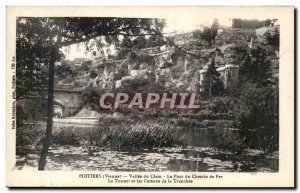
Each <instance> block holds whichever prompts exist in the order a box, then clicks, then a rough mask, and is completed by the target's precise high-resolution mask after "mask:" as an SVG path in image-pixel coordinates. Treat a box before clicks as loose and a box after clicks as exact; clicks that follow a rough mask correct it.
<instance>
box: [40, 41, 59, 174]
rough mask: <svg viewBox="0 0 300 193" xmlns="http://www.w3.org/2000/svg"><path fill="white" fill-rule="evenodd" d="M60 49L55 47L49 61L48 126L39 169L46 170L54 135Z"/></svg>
mask: <svg viewBox="0 0 300 193" xmlns="http://www.w3.org/2000/svg"><path fill="white" fill-rule="evenodd" d="M57 53H58V50H57V48H56V47H54V48H53V49H52V51H51V58H50V63H49V83H48V100H47V128H46V133H45V138H44V141H43V148H42V151H41V154H40V159H39V163H38V164H39V165H38V170H44V169H45V166H46V158H47V154H48V149H49V146H50V142H51V136H52V125H53V98H54V66H55V62H56V60H57Z"/></svg>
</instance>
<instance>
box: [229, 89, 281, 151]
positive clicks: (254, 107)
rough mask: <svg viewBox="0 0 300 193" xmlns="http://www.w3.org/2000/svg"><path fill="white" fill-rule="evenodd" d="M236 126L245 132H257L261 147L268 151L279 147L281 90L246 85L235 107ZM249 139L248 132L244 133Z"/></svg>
mask: <svg viewBox="0 0 300 193" xmlns="http://www.w3.org/2000/svg"><path fill="white" fill-rule="evenodd" d="M235 113H236V114H235V125H236V126H237V127H238V128H240V129H241V130H242V131H243V130H248V129H254V130H256V132H257V135H258V140H259V141H261V142H260V147H261V148H263V149H264V150H266V151H275V150H278V148H279V147H278V146H279V89H278V84H277V85H268V86H265V87H257V86H256V84H251V83H248V84H245V85H244V86H243V87H242V90H241V96H240V98H239V102H238V103H237V104H236V105H235ZM244 134H245V136H246V137H247V132H244Z"/></svg>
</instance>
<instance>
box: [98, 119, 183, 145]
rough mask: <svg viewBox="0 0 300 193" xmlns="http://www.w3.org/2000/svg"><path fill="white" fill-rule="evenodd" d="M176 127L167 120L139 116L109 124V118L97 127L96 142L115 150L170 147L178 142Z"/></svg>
mask: <svg viewBox="0 0 300 193" xmlns="http://www.w3.org/2000/svg"><path fill="white" fill-rule="evenodd" d="M176 133H177V131H176V127H174V125H173V124H171V123H168V121H165V122H161V121H157V120H152V119H147V120H144V119H143V118H141V119H140V120H138V121H133V120H132V119H124V120H120V122H119V123H118V124H111V120H106V121H105V122H103V126H102V127H101V128H99V129H97V133H96V135H95V136H96V143H97V145H99V146H102V147H108V148H111V149H117V150H129V151H138V150H142V149H149V150H151V149H152V148H154V147H171V146H174V145H175V144H178V143H180V140H179V139H178V136H176Z"/></svg>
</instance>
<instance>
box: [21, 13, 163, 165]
mask: <svg viewBox="0 0 300 193" xmlns="http://www.w3.org/2000/svg"><path fill="white" fill-rule="evenodd" d="M163 27H164V21H163V20H160V19H149V18H88V17H84V18H83V17H72V18H71V17H70V18H58V17H53V18H46V17H44V18H40V17H35V18H33V17H30V18H29V17H26V18H25V17H24V18H18V19H17V55H18V56H17V69H18V68H19V70H17V76H18V79H19V78H22V80H20V82H17V84H18V83H19V84H20V85H19V88H20V90H19V91H22V92H19V93H18V94H17V95H18V96H25V95H26V94H27V93H30V91H31V90H32V86H31V85H34V86H36V87H37V88H38V89H39V90H44V89H45V88H46V89H47V90H48V92H47V94H48V97H47V126H46V133H45V138H44V144H43V148H42V151H41V154H40V158H39V163H38V169H39V170H44V168H45V165H46V157H47V153H48V149H49V146H50V139H51V135H52V124H53V121H52V119H53V97H54V96H53V91H54V68H55V63H56V62H57V61H58V60H59V59H60V54H59V49H60V48H61V47H64V46H65V47H68V46H70V45H72V44H78V43H81V42H85V43H86V45H88V43H89V42H90V41H91V40H93V39H95V38H97V37H100V36H103V37H105V41H106V42H108V43H109V44H115V43H117V42H118V41H119V38H118V37H119V36H133V37H134V36H141V35H142V36H145V35H153V34H155V33H154V32H155V31H159V30H162V29H163ZM43 66H46V67H47V68H48V73H47V75H48V76H46V75H45V74H44V73H43V72H42V70H41V68H42V67H43ZM31 75H32V76H33V78H31ZM41 76H43V77H47V81H46V82H47V84H46V85H44V87H42V88H41V87H40V86H39V85H40V84H39V81H40V78H39V77H41ZM17 89H18V87H17Z"/></svg>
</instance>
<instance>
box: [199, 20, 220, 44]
mask: <svg viewBox="0 0 300 193" xmlns="http://www.w3.org/2000/svg"><path fill="white" fill-rule="evenodd" d="M218 29H219V21H218V19H214V21H213V23H212V25H211V27H207V26H204V28H203V30H202V32H201V33H200V36H201V38H203V39H205V40H207V41H208V43H209V44H211V43H215V39H216V37H217V35H218Z"/></svg>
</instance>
